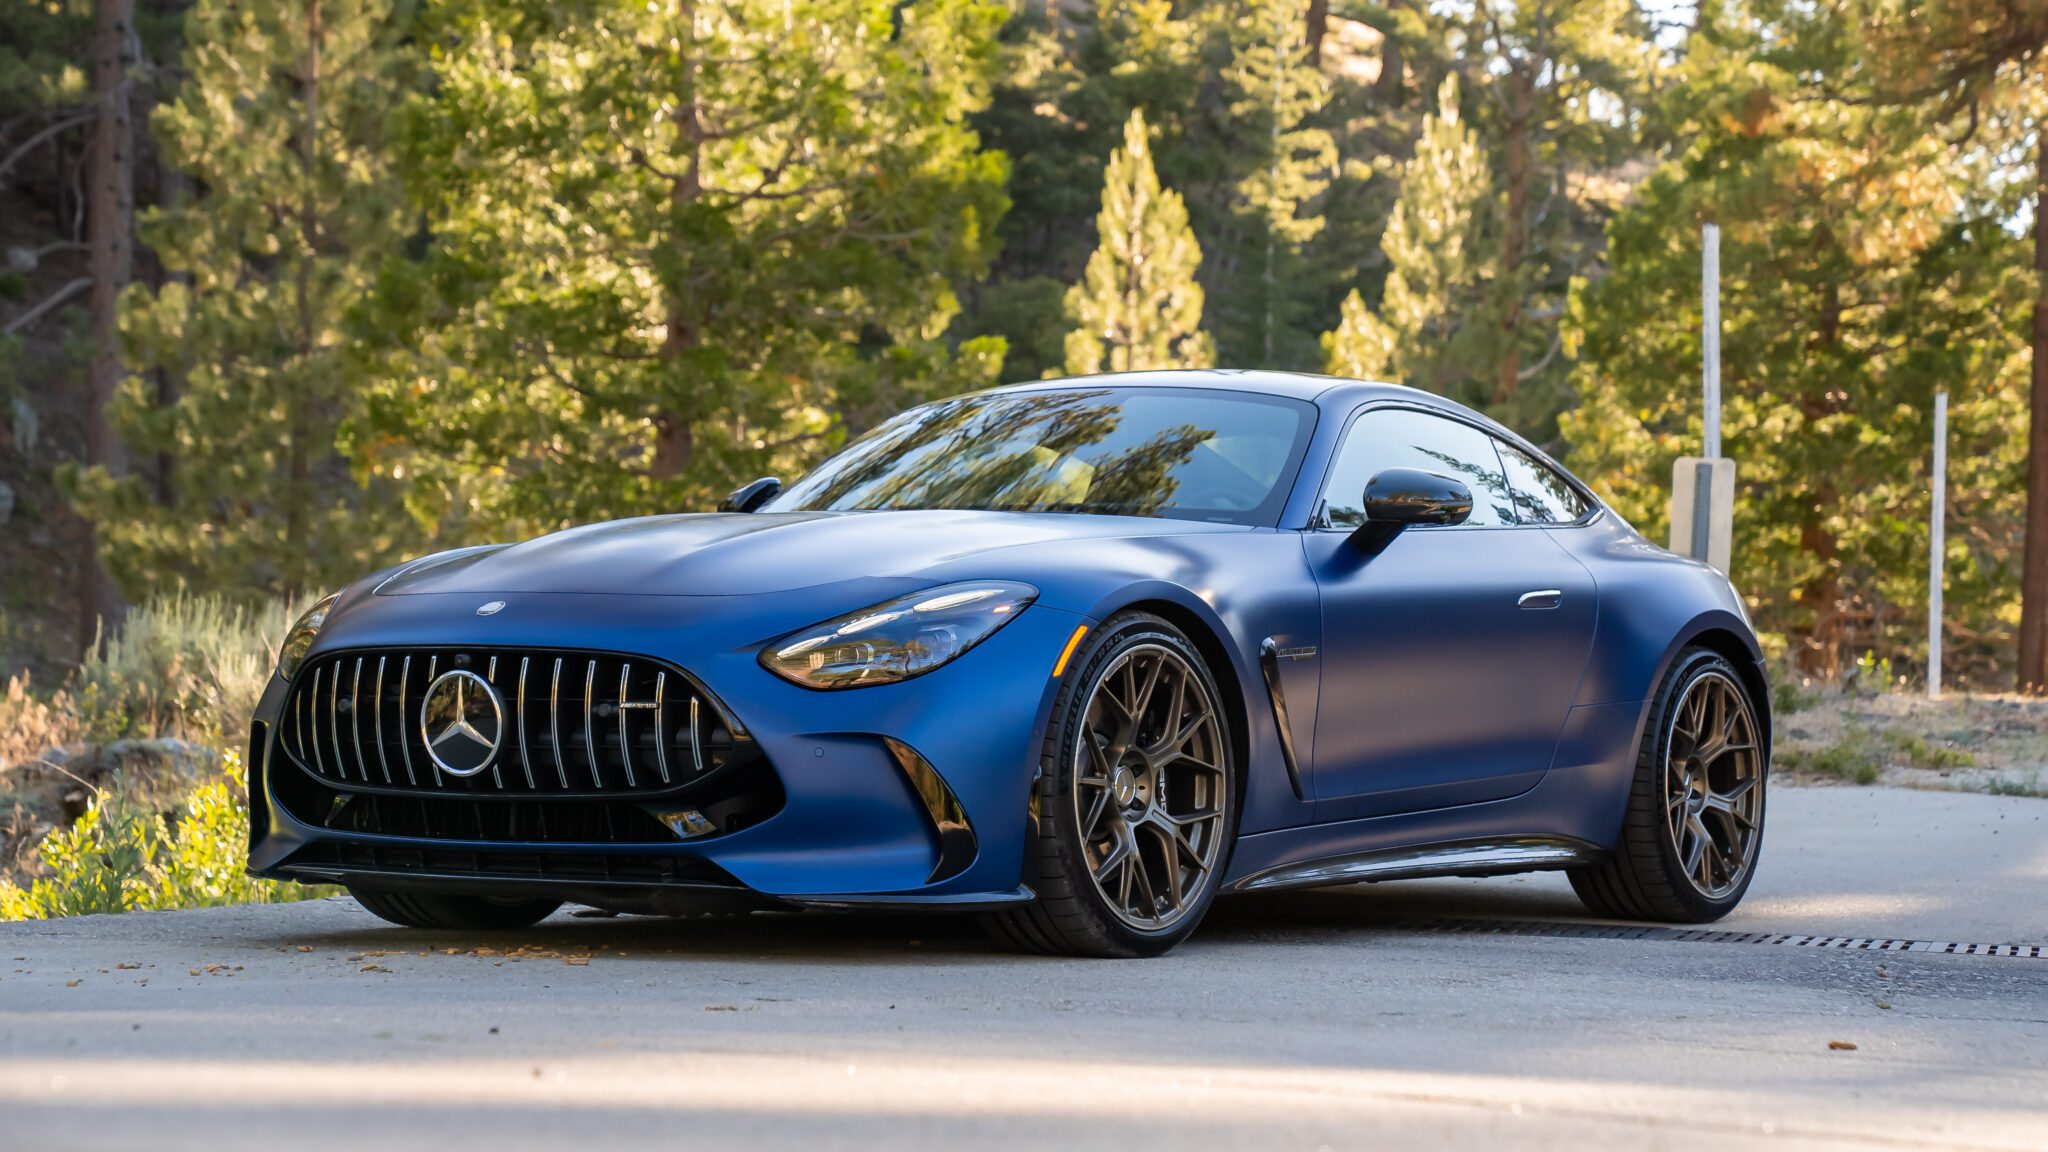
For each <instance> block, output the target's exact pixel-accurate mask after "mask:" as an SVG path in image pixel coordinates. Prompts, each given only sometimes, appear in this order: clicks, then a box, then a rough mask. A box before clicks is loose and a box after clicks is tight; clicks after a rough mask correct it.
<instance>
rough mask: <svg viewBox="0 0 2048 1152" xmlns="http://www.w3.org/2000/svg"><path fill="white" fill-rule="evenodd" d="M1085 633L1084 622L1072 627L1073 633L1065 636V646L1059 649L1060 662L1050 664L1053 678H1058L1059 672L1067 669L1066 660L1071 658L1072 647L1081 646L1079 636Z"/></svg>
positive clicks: (1086, 632)
mask: <svg viewBox="0 0 2048 1152" xmlns="http://www.w3.org/2000/svg"><path fill="white" fill-rule="evenodd" d="M1087 634H1088V626H1087V625H1086V624H1083V625H1081V626H1080V627H1079V628H1076V629H1074V634H1073V635H1072V636H1069V637H1068V638H1067V646H1066V647H1065V648H1062V649H1060V662H1059V663H1057V664H1055V665H1053V666H1052V678H1053V679H1055V680H1057V679H1059V678H1060V675H1061V673H1064V672H1065V671H1066V670H1067V661H1069V660H1071V659H1073V657H1074V649H1076V648H1079V647H1080V646H1081V637H1083V636H1086V635H1087Z"/></svg>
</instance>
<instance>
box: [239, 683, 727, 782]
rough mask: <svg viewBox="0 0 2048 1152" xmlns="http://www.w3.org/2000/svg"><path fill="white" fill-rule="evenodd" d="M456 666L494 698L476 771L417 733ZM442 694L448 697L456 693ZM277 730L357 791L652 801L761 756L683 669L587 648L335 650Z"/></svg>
mask: <svg viewBox="0 0 2048 1152" xmlns="http://www.w3.org/2000/svg"><path fill="white" fill-rule="evenodd" d="M458 670H460V671H466V672H469V673H473V674H474V675H475V676H477V677H479V678H481V679H482V680H483V681H485V682H486V683H488V684H489V686H490V688H491V694H492V695H493V696H494V697H495V700H494V702H495V703H496V705H497V709H496V715H497V717H498V725H499V729H500V730H499V732H498V733H497V741H496V751H495V753H493V754H492V755H491V756H490V758H489V759H488V760H487V761H485V762H484V763H483V764H482V765H481V768H480V770H478V771H476V772H475V773H474V774H472V775H459V774H457V773H456V772H454V771H452V770H445V769H444V768H443V766H442V765H441V764H440V763H439V762H437V760H436V758H435V756H434V754H433V753H432V752H431V751H430V750H429V748H428V746H427V737H426V734H425V733H423V732H422V731H421V723H422V711H423V709H424V707H425V702H426V697H427V694H428V691H429V689H430V688H431V686H432V685H433V684H434V683H435V681H436V680H437V679H438V678H440V677H444V676H448V675H449V674H450V673H451V672H455V671H458ZM455 679H459V680H463V681H464V683H465V684H466V685H467V687H468V688H469V690H470V691H471V692H472V693H475V692H478V691H480V689H479V688H477V687H476V685H475V682H474V681H468V680H466V678H455ZM439 699H440V701H441V702H442V703H444V704H445V702H446V700H447V696H446V695H445V693H444V695H443V696H441V697H440V698H439ZM484 714H485V715H488V714H489V713H488V712H485V713H484ZM277 724H278V744H279V746H280V747H281V748H283V750H284V752H285V755H286V756H287V757H289V758H290V759H291V760H292V761H293V762H295V763H296V764H297V765H298V766H299V767H300V768H302V769H304V770H305V771H306V772H307V773H309V774H311V775H313V776H315V777H317V778H318V779H320V780H321V781H322V782H324V783H327V784H329V785H332V786H334V787H338V788H341V789H344V790H348V791H385V792H400V793H406V794H412V795H420V794H432V795H443V796H451V795H452V796H465V795H467V796H475V795H487V796H501V797H502V796H521V795H524V796H546V797H560V796H578V795H582V796H632V795H649V794H656V793H663V792H669V791H673V790H676V789H680V788H684V787H687V786H690V785H693V784H696V783H698V782H701V781H704V780H707V779H710V778H711V777H713V776H715V775H719V774H721V773H722V771H723V770H724V769H726V768H729V767H734V766H737V765H739V764H742V763H744V762H747V761H749V760H752V759H756V758H757V757H758V752H757V751H756V750H755V748H754V745H753V743H752V742H751V741H749V740H748V739H746V737H745V734H744V732H740V731H737V730H736V729H737V725H735V724H734V723H733V722H732V721H730V720H729V719H728V718H727V717H726V716H725V715H724V714H723V712H722V711H721V710H720V708H719V707H718V706H717V705H716V704H715V703H713V701H712V700H711V698H710V696H709V695H708V694H707V693H705V692H704V691H703V690H702V688H700V687H699V686H698V685H697V683H696V682H695V681H694V680H692V679H691V678H690V677H689V676H688V675H687V674H685V673H684V672H682V671H681V670H680V669H677V668H674V667H670V666H668V665H666V664H663V663H661V662H660V661H656V660H650V659H647V658H645V657H635V656H620V655H608V654H599V653H588V652H566V651H554V650H532V649H485V648H404V649H369V650H360V651H349V652H335V653H329V654H327V655H324V656H321V657H319V658H317V659H315V660H313V661H311V662H309V663H308V664H307V665H306V666H305V667H304V668H302V669H300V671H299V674H298V677H297V679H296V681H295V682H294V685H293V688H292V693H291V696H290V698H289V699H288V700H287V701H286V702H285V708H284V712H283V713H282V714H281V715H280V716H279V717H278V721H277ZM483 727H488V721H486V722H485V724H484V725H483ZM478 731H479V732H481V728H479V729H478ZM482 735H483V736H485V737H488V736H489V735H490V734H489V733H488V732H482ZM457 739H458V740H459V741H468V740H470V737H469V736H467V735H464V736H459V737H458V738H457ZM472 743H474V742H473V741H472ZM457 746H458V747H459V746H460V745H459V744H458V745H457ZM442 747H443V749H447V748H449V747H450V746H449V745H447V744H443V745H442ZM470 766H471V765H466V764H465V765H462V767H470Z"/></svg>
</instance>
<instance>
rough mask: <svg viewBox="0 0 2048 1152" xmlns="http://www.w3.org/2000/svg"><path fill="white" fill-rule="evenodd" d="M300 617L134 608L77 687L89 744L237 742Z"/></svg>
mask: <svg viewBox="0 0 2048 1152" xmlns="http://www.w3.org/2000/svg"><path fill="white" fill-rule="evenodd" d="M297 611H298V606H297V605H295V604H290V603H286V602H282V601H280V602H276V603H272V604H269V605H266V606H264V607H262V608H257V609H249V608H243V607H239V606H237V605H234V604H231V603H229V602H227V601H224V600H221V599H218V598H215V597H195V596H186V595H184V594H182V593H180V594H176V595H173V596H171V597H169V598H167V599H162V600H156V601H152V602H150V603H149V604H146V605H143V606H141V607H138V608H137V609H136V610H135V611H133V612H131V613H129V615H128V620H127V623H126V624H124V625H123V626H122V628H121V631H120V632H119V633H118V634H116V635H114V636H110V637H106V638H104V639H103V640H101V642H100V643H98V644H96V645H94V646H93V650H92V651H91V652H90V653H88V654H87V656H86V658H85V661H84V662H83V663H81V664H80V665H79V668H78V673H77V676H76V677H75V678H74V680H73V683H72V696H73V700H74V704H75V706H76V708H77V710H78V715H79V718H80V721H81V723H82V725H83V727H84V730H85V735H86V738H87V739H88V740H92V741H95V742H103V741H108V740H118V739H121V738H123V737H128V736H182V737H185V738H187V739H191V740H196V741H198V742H201V743H205V744H213V745H224V744H226V745H232V744H234V743H236V742H237V740H238V739H239V737H240V734H241V732H242V730H243V729H244V728H245V727H246V726H247V725H248V722H249V715H250V714H251V713H252V712H254V711H255V710H256V701H257V700H258V699H259V698H260V697H261V696H262V695H263V689H264V686H265V684H266V683H267V682H268V680H269V677H270V673H271V670H272V668H273V667H274V666H275V664H276V659H277V646H278V644H279V643H281V642H282V641H283V639H284V633H285V630H286V629H287V628H289V627H291V622H292V619H293V617H294V616H295V615H296V613H297Z"/></svg>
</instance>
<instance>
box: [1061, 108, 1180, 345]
mask: <svg viewBox="0 0 2048 1152" xmlns="http://www.w3.org/2000/svg"><path fill="white" fill-rule="evenodd" d="M1095 226H1096V234H1097V236H1098V238H1099V243H1098V246H1097V247H1096V249H1095V254H1094V255H1093V256H1090V257H1089V258H1088V268H1087V270H1086V272H1084V273H1083V275H1082V278H1081V282H1080V283H1078V284H1076V285H1074V286H1073V287H1072V288H1071V289H1069V290H1068V292H1067V316H1068V318H1069V319H1071V320H1073V321H1074V323H1075V324H1076V325H1077V327H1076V328H1074V330H1073V331H1071V332H1069V333H1067V374H1068V375H1070V376H1087V375H1092V374H1094V373H1097V372H1133V371H1141V370H1144V369H1148V368H1206V367H1208V366H1209V365H1210V364H1211V363H1212V362H1213V360H1214V357H1215V352H1214V348H1213V347H1212V345H1211V344H1210V341H1209V337H1208V335H1207V334H1206V333H1204V332H1203V331H1202V330H1201V325H1202V286H1201V285H1200V284H1199V283H1197V282H1196V280H1195V273H1196V272H1197V271H1198V270H1199V269H1200V267H1201V264H1202V248H1201V245H1199V244H1197V243H1196V242H1195V234H1194V231H1193V230H1192V229H1191V228H1189V227H1188V211H1187V206H1186V205H1185V204H1184V203H1182V201H1181V198H1180V195H1179V194H1178V193H1176V192H1173V191H1171V190H1169V189H1166V188H1163V187H1162V186H1161V185H1160V183H1159V174H1158V173H1157V172H1155V171H1154V170H1153V168H1152V145H1151V141H1150V139H1149V138H1148V137H1147V135H1146V130H1145V114H1144V113H1143V112H1142V111H1138V110H1133V111H1132V112H1131V118H1130V119H1129V120H1128V121H1126V122H1125V124H1124V144H1123V147H1121V148H1119V149H1117V150H1116V151H1115V152H1114V153H1112V154H1111V155H1110V158H1109V168H1108V170H1107V171H1106V172H1105V173H1104V179H1103V186H1102V211H1101V213H1100V214H1098V215H1097V216H1096V218H1095Z"/></svg>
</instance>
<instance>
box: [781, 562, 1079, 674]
mask: <svg viewBox="0 0 2048 1152" xmlns="http://www.w3.org/2000/svg"><path fill="white" fill-rule="evenodd" d="M1037 598H1038V589H1036V588H1033V587H1032V586H1030V585H1029V584H1014V583H1010V582H1008V581H1003V580H975V581H970V582H968V583H964V584H947V585H944V586H942V587H938V588H931V589H927V590H926V591H923V592H918V593H914V594H912V595H909V596H901V597H898V598H897V599H894V600H885V601H883V602H882V603H880V604H877V605H875V606H873V607H871V608H863V609H861V610H860V611H858V612H853V613H849V614H848V615H845V616H841V617H839V618H838V619H836V620H827V621H825V622H824V623H823V624H819V625H817V626H815V627H811V628H806V629H804V630H803V631H801V632H795V633H792V634H790V635H788V636H785V637H783V638H782V639H780V640H777V641H775V642H774V643H773V644H770V645H769V646H768V648H767V650H766V651H764V652H762V653H761V663H762V665H763V666H764V667H766V668H767V669H768V670H769V671H770V672H773V673H775V674H776V675H777V676H780V677H782V678H783V679H784V680H788V681H790V682H791V683H793V684H801V685H803V686H804V687H806V688H864V687H866V686H868V685H870V684H893V683H895V682H896V681H898V680H908V679H910V678H911V677H913V676H922V675H924V674H925V673H926V672H929V671H931V670H932V669H934V668H937V667H939V666H940V665H942V664H945V663H946V662H947V661H949V660H952V659H953V658H955V657H957V656H959V655H960V654H961V653H962V652H965V651H967V650H968V649H969V648H972V647H974V646H975V645H976V644H979V643H981V642H982V641H983V640H986V639H988V638H989V636H991V635H993V634H994V632H995V630H996V629H998V628H1001V627H1002V626H1003V625H1004V624H1006V623H1008V622H1009V621H1010V620H1011V619H1012V618H1014V617H1015V616H1016V615H1017V613H1019V612H1021V611H1023V610H1024V606H1025V605H1027V604H1029V603H1031V602H1032V601H1033V600H1036V599H1037Z"/></svg>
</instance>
